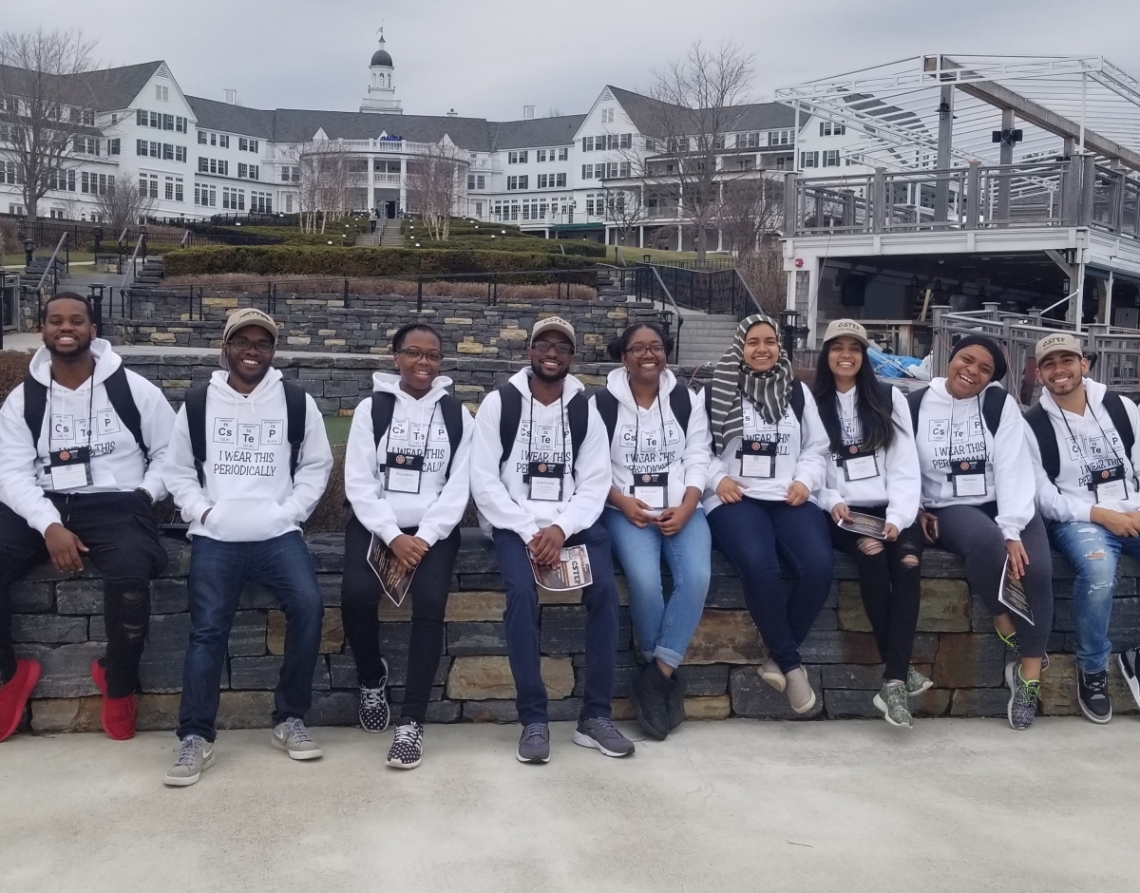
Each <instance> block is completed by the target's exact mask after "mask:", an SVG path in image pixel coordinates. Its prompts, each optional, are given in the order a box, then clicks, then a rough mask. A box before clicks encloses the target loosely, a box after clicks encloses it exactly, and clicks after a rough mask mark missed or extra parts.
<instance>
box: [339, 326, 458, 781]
mask: <svg viewBox="0 0 1140 893" xmlns="http://www.w3.org/2000/svg"><path fill="white" fill-rule="evenodd" d="M442 346H443V341H442V339H441V338H440V336H439V333H438V332H436V330H435V329H433V328H432V327H431V326H428V325H424V324H422V323H411V324H409V325H406V326H404V327H403V328H402V329H400V330H399V331H398V332H396V334H395V336H394V337H393V338H392V354H393V357H394V359H395V364H396V371H397V374H395V375H392V374H390V373H386V372H377V373H375V374H374V375H373V394H372V395H371V396H370V397H368V398H367V399H365V400H364V401H362V402H361V403H360V405H359V406H358V407H357V408H356V412H355V413H354V414H353V416H352V429H351V431H350V432H349V435H348V447H347V449H346V451H345V461H344V491H345V495H346V496H347V497H348V501H349V503H351V505H352V517H351V518H349V521H348V528H347V529H346V530H345V535H344V577H343V582H342V586H341V611H342V613H343V619H344V633H345V636H346V637H347V638H348V642H349V645H351V647H352V655H353V657H354V658H355V660H356V671H357V676H358V677H359V683H360V711H359V715H360V724H361V726H363V727H364V729H365V731H368V732H383V731H384V730H385V729H386V728H387V727H388V721H389V718H390V713H389V708H388V698H387V685H388V662H387V661H386V660H385V659H384V657H383V656H382V655H381V652H380V621H379V619H378V617H377V608H378V605H379V602H380V596H381V588H380V582H379V580H378V579H377V578H376V574H375V573H374V572H373V571H372V568H371V567H370V566H369V563H368V554H369V547H370V544H371V543H372V541H373V540H374V539H379V540H381V541H383V543H384V544H386V545H387V546H388V548H390V549H391V550H392V552H393V554H394V555H395V557H396V558H397V559H398V560H399V562H400V564H401V565H403V566H405V567H408V568H415V576H414V577H413V578H412V584H411V589H410V590H409V591H408V597H409V598H411V600H412V628H411V641H410V644H409V647H408V667H407V681H406V688H405V690H404V691H405V693H404V702H403V704H402V705H401V710H400V722H399V724H398V726H397V727H396V733H395V736H394V737H393V741H392V747H391V749H390V750H389V751H388V758H387V764H388V765H389V766H393V767H395V768H399V769H414V768H415V767H416V766H418V765H419V764H420V760H421V758H422V756H423V736H424V728H423V724H424V720H425V719H426V717H427V708H428V700H429V698H430V696H431V685H432V680H433V679H434V678H435V674H436V671H437V670H438V669H439V656H440V654H441V653H442V652H443V622H444V612H445V611H446V609H447V593H448V590H449V589H450V588H451V586H450V583H451V573H452V570H453V568H454V566H455V556H456V554H457V553H458V552H459V522H460V520H461V519H462V518H463V512H464V511H465V510H466V508H467V501H468V497H469V494H470V486H469V484H470V471H469V467H468V465H469V457H470V446H471V437H472V432H473V430H474V424H475V422H474V419H473V418H472V417H471V413H469V412H468V411H467V408H466V407H464V406H463V405H462V404H461V403H459V401H457V400H456V399H455V398H454V397H452V396H450V395H449V394H448V393H447V388H449V387H450V386H451V379H450V378H447V377H446V376H441V375H440V374H439V368H440V363H441V362H442V361H443V352H442V350H441V348H442ZM375 420H379V421H375ZM385 420H386V421H387V424H386V425H385V427H384V430H376V428H374V421H375V424H377V425H381V424H384V421H385ZM456 437H458V442H457V443H455V444H453V443H452V442H451V441H452V439H453V438H456Z"/></svg>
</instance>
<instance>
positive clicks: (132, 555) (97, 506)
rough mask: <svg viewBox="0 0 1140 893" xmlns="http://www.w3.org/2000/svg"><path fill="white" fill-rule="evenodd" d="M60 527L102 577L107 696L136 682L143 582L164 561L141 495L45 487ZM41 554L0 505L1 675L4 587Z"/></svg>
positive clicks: (145, 621) (8, 625) (5, 670)
mask: <svg viewBox="0 0 1140 893" xmlns="http://www.w3.org/2000/svg"><path fill="white" fill-rule="evenodd" d="M48 498H49V499H51V501H52V503H53V504H54V505H55V507H56V508H57V509H58V510H59V513H60V516H61V518H62V521H63V526H64V527H66V528H67V529H68V530H70V531H71V532H72V533H74V534H75V535H76V536H77V537H79V539H80V540H82V542H83V544H84V545H85V546H87V548H88V549H89V550H90V551H89V552H87V553H80V554H81V555H82V556H83V557H84V558H85V559H86V558H90V559H91V562H92V563H93V564H94V565H95V567H96V568H98V570H99V572H100V573H101V574H102V575H103V620H104V623H105V624H106V629H107V653H106V657H105V658H104V659H103V665H104V669H105V670H106V673H107V694H108V695H109V696H110V697H112V698H122V697H126V696H127V695H129V694H133V693H134V692H135V690H136V689H137V688H138V684H139V661H140V660H141V659H142V653H143V646H144V645H145V643H146V634H147V627H148V625H149V622H150V581H151V580H152V579H154V578H155V577H157V576H158V575H159V574H160V573H162V571H163V569H164V568H165V567H166V550H165V549H164V548H163V547H162V543H161V542H160V541H159V538H158V527H157V526H156V524H155V520H154V512H153V511H152V510H151V505H150V500H149V499H147V497H146V494H144V493H140V492H138V491H135V490H131V491H126V492H117V493H74V494H67V493H49V494H48ZM47 560H48V551H47V545H46V544H45V543H44V538H43V537H42V536H40V534H39V533H38V532H37V531H36V530H34V529H33V528H31V527H29V526H28V522H27V521H25V520H24V519H23V518H21V517H20V516H19V515H17V514H16V513H15V512H14V511H12V510H11V509H10V508H8V506H6V505H0V679H4V680H7V679H10V678H11V677H12V675H13V674H14V673H15V672H16V652H15V649H14V647H13V645H12V602H11V599H10V598H9V596H8V590H9V587H10V586H11V585H12V584H13V583H15V582H16V581H17V580H19V579H21V578H22V577H23V576H24V575H25V574H26V573H27V572H28V571H30V570H31V569H32V568H33V567H35V566H36V565H37V564H41V563H43V562H45V561H47Z"/></svg>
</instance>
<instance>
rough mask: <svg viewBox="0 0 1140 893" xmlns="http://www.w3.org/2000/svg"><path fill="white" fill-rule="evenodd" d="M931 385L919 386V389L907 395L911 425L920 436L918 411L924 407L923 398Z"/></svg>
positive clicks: (916, 434)
mask: <svg viewBox="0 0 1140 893" xmlns="http://www.w3.org/2000/svg"><path fill="white" fill-rule="evenodd" d="M929 390H930V388H929V387H925V388H919V389H918V390H917V391H911V392H910V393H909V394H907V395H906V402H907V405H908V406H910V425H911V427H912V428H913V429H914V433H915V436H916V437H917V436H918V413H919V411H920V410H921V409H922V398H923V397H925V396H926V392H927V391H929Z"/></svg>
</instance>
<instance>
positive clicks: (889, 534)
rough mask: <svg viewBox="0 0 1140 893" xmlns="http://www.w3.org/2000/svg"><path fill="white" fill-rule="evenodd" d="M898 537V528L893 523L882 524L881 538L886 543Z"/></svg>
mask: <svg viewBox="0 0 1140 893" xmlns="http://www.w3.org/2000/svg"><path fill="white" fill-rule="evenodd" d="M898 538H899V529H898V528H897V527H895V525H894V524H884V525H883V539H884V540H886V541H887V542H888V543H893V542H894V541H895V540H897V539H898Z"/></svg>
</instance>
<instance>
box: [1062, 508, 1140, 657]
mask: <svg viewBox="0 0 1140 893" xmlns="http://www.w3.org/2000/svg"><path fill="white" fill-rule="evenodd" d="M1047 526H1048V530H1049V539H1050V540H1052V542H1053V545H1054V546H1055V547H1056V548H1057V550H1058V551H1059V552H1061V553H1062V554H1063V555H1064V556H1065V557H1066V558H1067V559H1068V560H1069V564H1071V565H1072V566H1073V568H1074V569H1075V570H1076V572H1077V578H1076V580H1074V581H1073V624H1074V626H1075V627H1076V632H1077V666H1078V667H1079V668H1080V669H1081V670H1082V671H1083V672H1085V673H1099V672H1100V671H1101V670H1103V669H1105V668H1106V667H1107V666H1108V658H1109V655H1110V654H1112V642H1110V641H1109V639H1108V628H1109V623H1110V621H1111V619H1112V597H1113V594H1114V593H1115V591H1116V566H1117V564H1118V563H1119V561H1120V553H1121V552H1123V553H1124V554H1126V555H1131V556H1132V557H1133V558H1135V559H1137V560H1138V561H1140V537H1121V536H1116V535H1115V534H1114V533H1111V532H1110V531H1108V530H1107V529H1106V528H1104V527H1101V526H1100V525H1099V524H1093V523H1092V522H1091V521H1067V522H1061V521H1050V522H1049V523H1048V525H1047Z"/></svg>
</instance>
